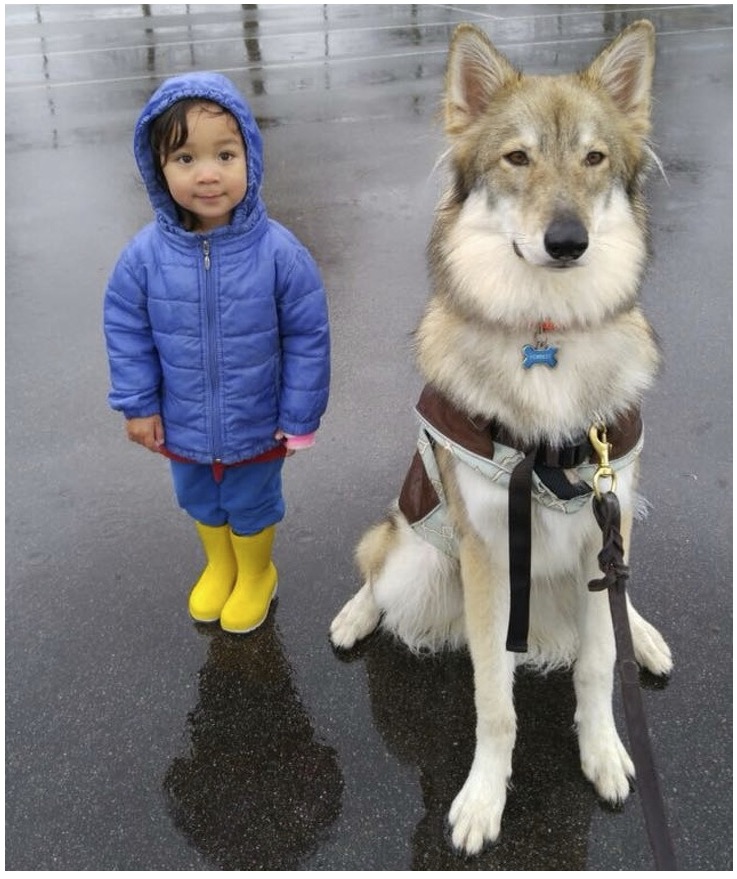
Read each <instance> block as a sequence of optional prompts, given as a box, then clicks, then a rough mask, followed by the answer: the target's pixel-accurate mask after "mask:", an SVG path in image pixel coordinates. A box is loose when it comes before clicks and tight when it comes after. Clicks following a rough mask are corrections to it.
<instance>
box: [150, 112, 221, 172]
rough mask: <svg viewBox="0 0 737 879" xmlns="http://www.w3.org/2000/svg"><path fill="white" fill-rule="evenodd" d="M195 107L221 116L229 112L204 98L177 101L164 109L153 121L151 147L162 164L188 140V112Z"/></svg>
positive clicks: (212, 114)
mask: <svg viewBox="0 0 737 879" xmlns="http://www.w3.org/2000/svg"><path fill="white" fill-rule="evenodd" d="M195 108H199V109H200V110H201V111H202V112H203V113H208V114H209V115H211V116H221V115H223V114H225V113H227V110H225V109H224V108H223V107H220V106H219V105H218V104H214V103H212V102H209V101H205V100H204V99H202V98H189V99H186V100H183V101H177V102H176V104H172V106H171V107H169V109H168V110H164V112H163V113H162V114H161V115H160V116H157V117H156V119H154V121H153V122H152V123H151V129H150V142H151V149H152V150H153V152H154V155H156V156H157V157H158V158H159V160H160V161H161V163H162V164H164V163H165V162H166V160H167V159H168V157H169V156H170V155H171V154H172V153H173V152H176V150H178V149H179V148H180V147H182V146H184V144H185V143H186V142H187V138H188V137H189V127H188V125H187V113H189V111H190V110H193V109H195Z"/></svg>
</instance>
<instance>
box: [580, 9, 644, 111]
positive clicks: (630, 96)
mask: <svg viewBox="0 0 737 879" xmlns="http://www.w3.org/2000/svg"><path fill="white" fill-rule="evenodd" d="M654 66H655V29H654V28H653V26H652V24H650V22H649V21H645V20H644V19H643V20H642V21H636V22H634V23H633V24H631V25H629V27H626V28H625V29H624V30H623V31H622V32H621V33H620V34H619V36H618V37H617V38H616V39H615V40H614V41H613V42H612V43H610V44H609V45H608V46H607V47H606V48H605V49H604V50H603V51H602V52H601V53H600V54H599V55H598V56H597V57H596V58H595V59H594V61H593V62H592V63H591V65H590V66H589V67H588V68H587V69H586V70H585V71H583V73H582V76H583V77H584V79H585V80H588V81H589V82H590V83H591V82H594V83H597V84H599V85H601V86H603V87H604V89H605V91H606V92H607V93H608V94H609V97H610V98H611V99H612V100H613V101H614V103H615V104H616V105H617V107H619V109H620V110H621V111H622V112H623V113H624V114H625V115H626V116H629V117H631V118H632V119H639V120H640V121H641V122H642V123H643V124H644V125H647V123H648V121H649V118H650V91H651V88H652V81H653V67H654Z"/></svg>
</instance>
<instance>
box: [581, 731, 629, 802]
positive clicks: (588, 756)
mask: <svg viewBox="0 0 737 879" xmlns="http://www.w3.org/2000/svg"><path fill="white" fill-rule="evenodd" d="M578 741H579V748H580V752H581V769H582V770H583V774H584V775H585V776H586V778H588V780H589V781H590V782H591V783H592V784H593V785H594V787H595V788H596V792H597V793H598V794H599V796H600V797H601V798H602V799H603V800H606V801H607V802H608V803H612V804H615V805H616V804H617V803H622V802H624V800H626V799H627V797H628V795H629V792H630V782H631V779H633V778H634V777H635V766H634V763H633V762H632V760H631V759H630V755H629V754H628V753H627V750H626V748H625V747H624V745H623V744H622V742H621V740H620V738H619V736H618V735H617V733H616V731H614V730H613V731H612V732H611V734H609V735H602V734H601V731H600V732H599V734H598V735H596V733H594V734H593V735H592V736H586V735H585V734H584V735H582V733H581V730H580V729H579V734H578Z"/></svg>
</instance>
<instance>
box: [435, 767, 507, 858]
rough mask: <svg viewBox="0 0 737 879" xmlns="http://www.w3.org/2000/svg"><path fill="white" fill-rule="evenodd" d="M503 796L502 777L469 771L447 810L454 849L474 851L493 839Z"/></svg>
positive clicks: (475, 852) (500, 812)
mask: <svg viewBox="0 0 737 879" xmlns="http://www.w3.org/2000/svg"><path fill="white" fill-rule="evenodd" d="M506 800H507V784H506V781H505V780H504V779H491V780H490V779H489V778H487V777H484V776H481V775H480V774H478V773H476V774H474V772H473V771H471V774H470V775H469V776H468V778H467V779H466V783H465V784H464V785H463V787H462V788H461V791H460V793H459V794H458V796H457V797H456V798H455V800H453V805H452V806H451V807H450V813H449V814H448V820H449V822H450V826H451V839H452V841H453V845H454V846H455V847H456V849H459V850H460V851H462V852H465V854H468V855H475V854H478V853H479V852H480V851H481V849H482V848H483V847H484V845H486V844H487V843H492V842H496V840H497V837H498V836H499V830H500V828H501V823H502V813H503V812H504V804H505V803H506Z"/></svg>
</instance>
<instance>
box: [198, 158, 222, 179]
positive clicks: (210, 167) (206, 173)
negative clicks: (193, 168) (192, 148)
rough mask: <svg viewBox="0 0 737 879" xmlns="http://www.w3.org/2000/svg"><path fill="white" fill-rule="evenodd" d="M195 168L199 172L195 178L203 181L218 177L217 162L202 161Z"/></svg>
mask: <svg viewBox="0 0 737 879" xmlns="http://www.w3.org/2000/svg"><path fill="white" fill-rule="evenodd" d="M197 170H198V172H199V173H198V174H197V178H198V180H200V181H201V182H203V183H206V182H208V181H210V180H217V178H218V173H219V172H218V166H217V162H202V163H201V164H200V166H199V168H198V169H197Z"/></svg>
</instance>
